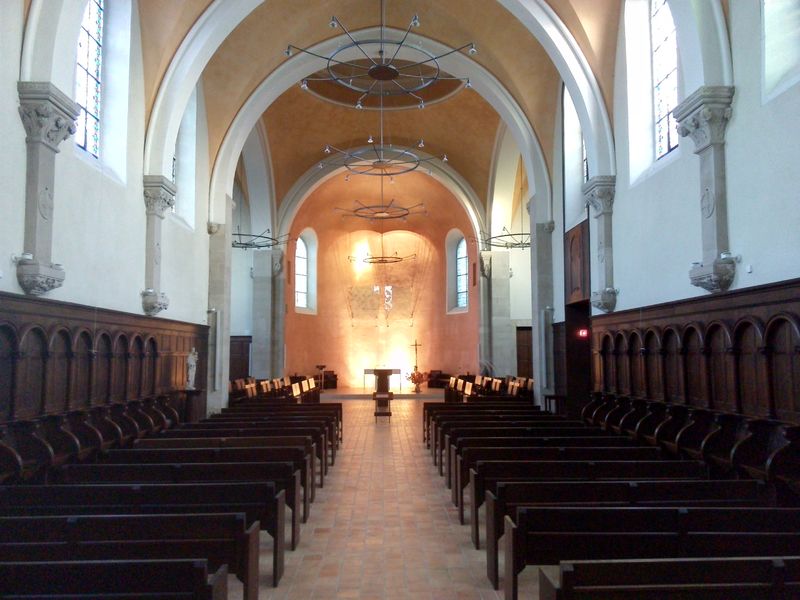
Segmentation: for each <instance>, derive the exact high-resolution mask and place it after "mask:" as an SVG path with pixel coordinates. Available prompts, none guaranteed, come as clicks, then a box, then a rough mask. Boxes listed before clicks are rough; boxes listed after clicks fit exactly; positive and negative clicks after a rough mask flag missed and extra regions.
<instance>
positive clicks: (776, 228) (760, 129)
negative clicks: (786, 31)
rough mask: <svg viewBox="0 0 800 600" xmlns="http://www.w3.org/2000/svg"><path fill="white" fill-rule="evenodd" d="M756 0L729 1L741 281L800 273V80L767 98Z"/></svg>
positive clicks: (731, 135)
mask: <svg viewBox="0 0 800 600" xmlns="http://www.w3.org/2000/svg"><path fill="white" fill-rule="evenodd" d="M758 4H759V3H758V2H731V6H730V34H731V39H732V40H733V46H734V47H733V72H734V81H735V82H736V95H735V96H734V99H733V118H732V120H731V122H730V124H729V126H728V134H727V147H726V153H727V160H728V202H729V204H728V222H729V226H730V243H731V248H730V250H731V252H733V254H735V255H736V254H740V255H741V256H742V263H741V264H739V265H737V268H736V279H735V280H734V283H733V285H734V287H737V288H739V287H748V286H752V285H759V284H762V283H769V282H772V281H780V280H783V279H791V278H794V277H800V185H798V181H797V179H798V173H799V172H800V169H798V160H800V82H797V81H795V83H794V85H792V86H791V87H789V88H788V89H786V90H785V91H783V92H782V93H780V94H779V95H777V96H774V97H772V98H771V99H769V95H768V94H763V97H764V98H765V100H766V102H765V103H762V89H761V86H762V73H761V64H762V61H761V51H762V49H761V40H760V38H759V29H760V28H759V27H756V26H755V25H754V24H755V23H759V22H760V21H759V20H760V18H761V16H760V11H759V7H758ZM795 34H796V35H797V36H800V32H795ZM795 42H797V40H795ZM747 265H751V266H752V271H753V272H752V273H747V272H746V270H747Z"/></svg>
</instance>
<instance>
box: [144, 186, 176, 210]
mask: <svg viewBox="0 0 800 600" xmlns="http://www.w3.org/2000/svg"><path fill="white" fill-rule="evenodd" d="M175 191H176V190H175V184H174V183H172V182H171V181H170V180H169V179H167V178H166V177H164V176H163V175H145V176H144V205H145V208H146V210H147V215H148V216H151V215H153V216H156V217H158V218H160V219H163V218H164V217H165V216H166V214H167V210H169V209H170V208H172V207H173V206H175Z"/></svg>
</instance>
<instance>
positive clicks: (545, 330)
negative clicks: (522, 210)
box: [531, 218, 555, 404]
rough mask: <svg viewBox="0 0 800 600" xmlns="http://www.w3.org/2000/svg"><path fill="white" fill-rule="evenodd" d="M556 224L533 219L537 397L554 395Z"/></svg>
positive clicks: (533, 334)
mask: <svg viewBox="0 0 800 600" xmlns="http://www.w3.org/2000/svg"><path fill="white" fill-rule="evenodd" d="M554 229H555V223H553V221H545V222H544V223H535V222H534V220H533V218H531V231H533V232H534V243H533V244H531V282H532V284H533V289H532V294H531V334H532V336H533V339H532V340H531V341H532V353H533V380H534V387H535V397H536V401H537V403H538V404H542V401H543V399H544V394H547V393H551V392H552V391H553V330H552V324H553V242H552V236H553V230H554Z"/></svg>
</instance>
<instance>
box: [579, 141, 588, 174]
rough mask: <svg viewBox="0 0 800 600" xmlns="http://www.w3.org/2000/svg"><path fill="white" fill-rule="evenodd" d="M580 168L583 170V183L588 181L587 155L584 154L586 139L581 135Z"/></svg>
mask: <svg viewBox="0 0 800 600" xmlns="http://www.w3.org/2000/svg"><path fill="white" fill-rule="evenodd" d="M581 169H582V171H583V183H586V182H587V181H589V157H588V155H587V154H586V140H585V139H584V137H583V136H582V135H581Z"/></svg>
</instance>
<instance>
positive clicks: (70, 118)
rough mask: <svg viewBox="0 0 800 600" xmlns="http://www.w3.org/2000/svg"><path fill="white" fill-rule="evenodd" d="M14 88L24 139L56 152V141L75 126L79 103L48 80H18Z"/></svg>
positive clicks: (65, 136) (70, 133) (70, 132)
mask: <svg viewBox="0 0 800 600" xmlns="http://www.w3.org/2000/svg"><path fill="white" fill-rule="evenodd" d="M17 92H18V93H19V116H20V117H21V118H22V124H23V126H24V127H25V134H26V136H27V137H26V138H25V141H26V142H27V143H28V144H44V145H45V146H47V147H48V148H50V149H51V150H52V151H53V152H58V145H59V144H60V143H61V142H63V141H64V140H65V139H67V138H68V137H69V136H71V135H72V134H74V133H75V131H76V130H77V128H76V126H75V119H76V118H77V117H78V111H79V108H78V105H77V104H75V102H73V101H72V100H71V99H70V97H69V96H67V95H66V94H64V92H62V91H61V90H59V89H58V88H57V87H56V86H54V85H53V84H52V83H50V82H49V81H18V82H17Z"/></svg>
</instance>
